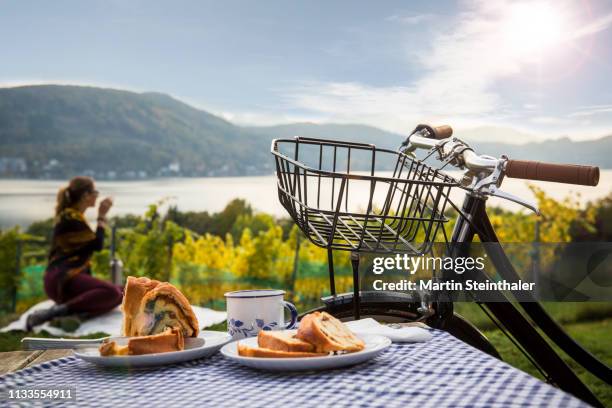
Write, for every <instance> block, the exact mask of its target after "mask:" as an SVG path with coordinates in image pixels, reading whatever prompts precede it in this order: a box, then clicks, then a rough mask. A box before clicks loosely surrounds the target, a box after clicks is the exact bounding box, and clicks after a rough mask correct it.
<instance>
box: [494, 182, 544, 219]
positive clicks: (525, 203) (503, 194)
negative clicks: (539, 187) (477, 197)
mask: <svg viewBox="0 0 612 408" xmlns="http://www.w3.org/2000/svg"><path fill="white" fill-rule="evenodd" d="M489 194H490V195H492V196H496V197H499V198H503V199H504V200H509V201H512V202H515V203H517V204H520V205H522V206H523V207H525V208H528V209H530V210H531V211H533V212H534V213H535V214H536V215H540V209H539V208H538V206H537V204H535V203H532V202H531V201H527V200H523V199H522V198H520V197H517V196H515V195H512V194H510V193H506V192H505V191H502V190H500V189H499V188H497V186H495V185H494V184H491V185H490V186H489Z"/></svg>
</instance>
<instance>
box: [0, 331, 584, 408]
mask: <svg viewBox="0 0 612 408" xmlns="http://www.w3.org/2000/svg"><path fill="white" fill-rule="evenodd" d="M432 335H433V338H432V340H430V341H428V342H422V343H394V344H392V345H391V346H390V347H389V349H387V351H385V352H384V353H383V354H381V355H379V356H378V357H376V358H375V359H373V360H370V361H368V362H366V363H362V364H359V365H356V366H353V367H348V368H343V369H335V370H329V371H319V372H305V373H278V372H276V373H275V372H266V371H257V370H255V369H251V368H247V367H244V366H241V365H239V364H237V363H235V362H233V361H230V360H227V359H225V358H224V357H223V356H222V355H221V354H219V353H217V354H215V355H213V356H211V357H209V358H207V359H201V360H196V361H191V362H187V363H181V364H177V365H172V366H165V367H158V368H154V369H145V370H143V369H140V370H110V369H103V368H101V367H98V366H95V365H93V364H90V363H87V362H85V361H82V360H79V359H78V358H76V357H74V356H72V357H65V358H61V359H57V360H53V361H50V362H46V363H42V364H39V365H37V366H32V367H30V368H26V369H23V370H21V371H17V372H15V373H11V374H7V375H5V376H2V377H0V396H1V395H6V393H7V392H8V390H11V389H15V388H17V387H21V388H32V387H36V388H51V387H70V388H73V389H74V390H75V393H76V405H78V406H79V407H118V406H119V407H122V406H128V405H129V406H142V407H145V406H146V407H174V406H179V407H183V406H186V407H190V406H202V407H232V408H233V407H237V406H239V407H248V408H254V407H266V408H270V407H334V408H337V407H356V406H360V407H402V408H405V407H435V408H440V407H510V406H512V407H580V406H587V405H586V404H584V403H583V402H581V401H580V400H578V399H576V398H574V397H572V396H571V395H569V394H567V393H565V392H563V391H560V390H558V389H556V388H553V387H552V386H550V385H548V384H546V383H544V382H542V381H540V380H538V379H536V378H534V377H532V376H530V375H528V374H526V373H524V372H522V371H520V370H518V369H516V368H513V367H511V366H510V365H508V364H506V363H504V362H502V361H499V360H497V359H495V358H493V357H491V356H489V355H487V354H485V353H483V352H481V351H479V350H477V349H475V348H473V347H471V346H469V345H467V344H465V343H463V342H462V341H460V340H458V339H457V338H455V337H453V336H451V335H450V334H448V333H446V332H443V331H439V330H432ZM49 402H55V401H45V404H49ZM39 404H40V405H42V402H39ZM23 405H25V406H28V405H34V404H33V403H25V402H24V403H23Z"/></svg>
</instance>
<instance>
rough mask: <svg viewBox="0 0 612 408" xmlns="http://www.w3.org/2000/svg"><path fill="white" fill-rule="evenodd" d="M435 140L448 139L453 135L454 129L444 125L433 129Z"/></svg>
mask: <svg viewBox="0 0 612 408" xmlns="http://www.w3.org/2000/svg"><path fill="white" fill-rule="evenodd" d="M433 135H434V139H446V138H448V137H451V136H452V135H453V128H452V127H450V126H448V125H442V126H438V127H435V128H433Z"/></svg>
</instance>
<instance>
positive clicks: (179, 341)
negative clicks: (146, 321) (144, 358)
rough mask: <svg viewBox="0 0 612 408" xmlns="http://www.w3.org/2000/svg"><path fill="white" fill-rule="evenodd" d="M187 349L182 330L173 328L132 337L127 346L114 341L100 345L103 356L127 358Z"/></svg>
mask: <svg viewBox="0 0 612 408" xmlns="http://www.w3.org/2000/svg"><path fill="white" fill-rule="evenodd" d="M183 349H185V339H184V337H183V333H182V332H181V330H179V329H176V328H172V329H167V330H166V331H164V332H163V333H159V334H154V335H152V336H140V337H132V338H131V339H129V340H128V344H127V345H126V346H120V345H118V344H117V343H116V342H114V341H109V342H104V343H102V344H101V345H100V349H99V350H100V355H101V356H125V355H133V356H135V355H141V354H154V353H167V352H169V351H180V350H183Z"/></svg>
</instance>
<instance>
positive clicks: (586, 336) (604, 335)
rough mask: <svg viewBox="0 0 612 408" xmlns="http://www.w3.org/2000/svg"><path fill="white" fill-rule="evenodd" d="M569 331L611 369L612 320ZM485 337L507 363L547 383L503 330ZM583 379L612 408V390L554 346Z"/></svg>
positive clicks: (572, 325)
mask: <svg viewBox="0 0 612 408" xmlns="http://www.w3.org/2000/svg"><path fill="white" fill-rule="evenodd" d="M564 328H565V330H566V331H567V332H568V333H569V334H570V335H571V336H572V337H573V338H574V339H575V340H576V341H578V342H579V343H580V344H582V345H583V346H584V347H585V348H586V349H587V350H589V351H590V352H591V353H593V354H594V355H595V356H597V357H598V358H599V359H600V360H602V361H603V362H604V363H606V364H607V365H608V366H611V365H612V342H611V340H610V339H611V337H612V319H606V320H603V321H598V322H582V323H570V324H565V325H564ZM485 335H486V336H487V337H488V338H489V340H490V341H491V343H493V344H494V345H495V347H496V348H497V350H498V351H499V353H500V354H501V356H502V358H503V359H504V361H506V362H507V363H508V364H510V365H512V366H514V367H517V368H519V369H521V370H523V371H526V372H527V373H529V374H531V375H533V376H534V377H537V378H539V379H543V377H542V376H541V375H540V373H539V372H538V371H537V370H536V368H535V367H533V366H532V365H531V363H530V362H529V361H528V360H527V359H526V358H525V357H524V356H523V354H521V352H520V351H519V350H518V349H517V348H516V347H515V346H514V345H513V344H512V343H511V342H510V341H509V340H508V339H507V338H506V336H504V335H503V334H502V333H501V332H500V331H499V330H487V331H485ZM553 347H554V348H555V350H556V351H557V352H558V353H560V355H561V356H562V357H563V359H564V360H565V361H566V362H567V364H568V365H569V366H570V367H571V368H572V369H573V370H574V372H575V373H576V374H578V376H579V377H580V379H581V380H582V381H583V382H584V383H585V384H586V385H587V386H588V387H589V388H590V389H591V391H593V393H594V394H595V395H596V396H597V398H598V399H599V400H600V401H601V402H602V403H603V404H604V406H607V407H612V386H610V385H608V384H606V383H604V382H603V381H601V380H600V379H598V378H597V377H595V376H593V375H591V374H589V373H587V372H586V371H585V370H584V369H583V368H582V367H580V366H579V365H578V364H576V363H575V362H574V361H573V360H571V359H570V358H569V357H567V356H566V355H565V354H564V353H563V352H561V351H560V350H559V348H558V347H556V346H553Z"/></svg>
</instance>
